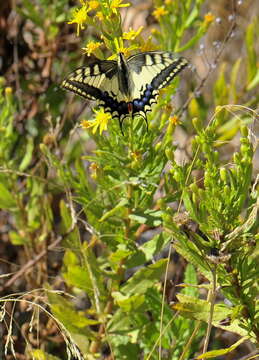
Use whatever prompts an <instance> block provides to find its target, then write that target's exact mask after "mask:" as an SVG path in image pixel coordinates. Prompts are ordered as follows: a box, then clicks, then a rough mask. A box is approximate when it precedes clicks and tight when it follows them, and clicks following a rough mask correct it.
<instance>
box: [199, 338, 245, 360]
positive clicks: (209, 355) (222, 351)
mask: <svg viewBox="0 0 259 360" xmlns="http://www.w3.org/2000/svg"><path fill="white" fill-rule="evenodd" d="M248 339H249V337H248V336H245V337H242V338H241V339H239V340H238V341H237V342H235V344H233V345H231V346H230V347H228V348H226V349H220V350H212V351H208V352H206V353H204V354H202V355H199V356H198V357H196V358H195V359H213V358H215V357H218V356H222V355H226V354H229V353H230V352H231V351H233V350H235V349H236V348H237V347H238V346H239V345H241V344H242V343H243V342H244V341H246V340H248Z"/></svg>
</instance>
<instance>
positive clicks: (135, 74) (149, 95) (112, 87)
mask: <svg viewBox="0 0 259 360" xmlns="http://www.w3.org/2000/svg"><path fill="white" fill-rule="evenodd" d="M187 64H188V61H187V60H186V59H184V58H183V57H176V56H175V55H174V54H173V53H171V52H166V51H149V52H141V53H138V54H135V55H132V56H130V57H129V58H128V59H126V58H125V56H124V54H123V53H119V54H118V58H117V61H114V60H100V59H98V58H96V57H91V58H88V60H87V63H86V66H83V67H80V68H78V69H76V70H75V71H73V72H72V73H71V74H70V75H69V76H68V77H67V78H66V79H65V80H64V81H63V82H62V85H61V86H62V87H63V88H64V89H66V90H70V91H73V92H74V93H76V94H78V95H80V96H82V97H84V98H86V99H90V100H97V101H98V105H99V106H103V107H104V110H105V111H106V112H109V113H110V114H111V115H112V117H113V118H117V119H118V120H119V124H120V128H121V131H122V123H123V120H124V118H125V117H127V116H131V117H132V118H133V117H134V116H137V115H138V116H141V117H143V118H144V119H145V121H146V124H147V117H146V114H147V112H148V111H151V108H152V105H153V104H155V103H156V102H157V97H158V93H159V90H160V89H162V88H164V87H165V86H167V85H168V84H169V83H170V82H171V81H172V80H173V78H174V77H175V76H176V75H177V74H178V73H179V72H180V71H182V70H183V69H184V68H185V67H186V66H187ZM122 133H123V131H122Z"/></svg>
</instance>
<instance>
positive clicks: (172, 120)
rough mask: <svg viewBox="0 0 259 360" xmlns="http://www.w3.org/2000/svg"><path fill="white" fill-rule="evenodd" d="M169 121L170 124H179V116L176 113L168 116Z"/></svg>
mask: <svg viewBox="0 0 259 360" xmlns="http://www.w3.org/2000/svg"><path fill="white" fill-rule="evenodd" d="M169 122H170V123H171V124H172V125H177V124H179V123H180V119H179V116H177V115H173V116H170V117H169Z"/></svg>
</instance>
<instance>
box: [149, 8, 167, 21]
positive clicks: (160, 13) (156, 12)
mask: <svg viewBox="0 0 259 360" xmlns="http://www.w3.org/2000/svg"><path fill="white" fill-rule="evenodd" d="M167 14H168V11H167V10H165V7H164V6H159V7H158V8H156V9H155V10H154V11H153V12H152V15H153V16H154V17H155V18H156V19H157V20H159V19H160V18H161V16H164V15H167Z"/></svg>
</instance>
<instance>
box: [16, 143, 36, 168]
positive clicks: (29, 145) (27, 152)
mask: <svg viewBox="0 0 259 360" xmlns="http://www.w3.org/2000/svg"><path fill="white" fill-rule="evenodd" d="M33 150H34V143H33V137H31V136H30V137H28V139H27V144H26V150H25V155H24V157H23V159H22V162H21V163H20V166H19V170H20V171H24V170H25V169H26V168H27V167H28V166H29V165H30V162H31V159H32V153H33Z"/></svg>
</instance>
